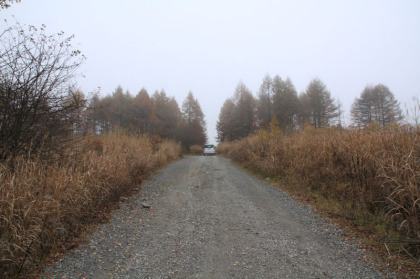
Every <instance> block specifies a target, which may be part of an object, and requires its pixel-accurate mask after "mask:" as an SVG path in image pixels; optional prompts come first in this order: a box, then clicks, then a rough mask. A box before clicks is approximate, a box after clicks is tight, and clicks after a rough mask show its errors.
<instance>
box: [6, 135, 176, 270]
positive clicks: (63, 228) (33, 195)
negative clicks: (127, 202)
mask: <svg viewBox="0 0 420 279" xmlns="http://www.w3.org/2000/svg"><path fill="white" fill-rule="evenodd" d="M181 155H182V154H181V147H180V145H179V144H177V143H174V142H170V141H159V142H155V141H150V140H149V139H148V138H147V137H129V136H127V135H124V134H117V133H115V134H112V135H110V136H101V137H93V136H91V137H86V138H85V139H84V140H83V141H81V142H80V143H79V145H78V146H77V147H75V148H74V149H73V150H71V151H69V154H68V156H67V157H66V159H63V160H60V161H58V162H55V163H45V162H42V161H40V160H37V159H32V160H26V159H22V158H15V159H14V160H13V161H9V162H7V163H6V162H5V163H2V164H0V213H1V215H0V216H1V218H0V275H1V276H0V277H2V278H11V277H28V276H29V274H31V273H32V272H37V271H38V270H39V265H40V264H41V262H42V261H43V259H44V258H45V257H46V256H48V255H49V254H51V253H52V252H54V251H57V250H58V249H60V247H63V246H66V245H67V246H68V245H69V243H72V240H73V239H74V238H75V237H77V236H80V234H81V233H82V232H83V230H85V229H86V227H87V226H89V225H90V224H92V223H95V222H98V221H100V220H101V218H103V216H105V215H104V214H103V212H105V211H106V210H107V209H109V208H110V207H111V205H112V204H115V203H116V202H118V201H119V199H120V197H121V196H124V195H128V194H129V193H131V192H132V191H133V188H138V187H140V184H141V181H142V179H144V178H145V177H146V176H148V175H150V174H151V173H152V172H153V171H155V170H156V169H158V168H160V167H162V166H164V165H166V164H168V163H170V162H172V161H174V160H176V159H178V158H180V156H181Z"/></svg>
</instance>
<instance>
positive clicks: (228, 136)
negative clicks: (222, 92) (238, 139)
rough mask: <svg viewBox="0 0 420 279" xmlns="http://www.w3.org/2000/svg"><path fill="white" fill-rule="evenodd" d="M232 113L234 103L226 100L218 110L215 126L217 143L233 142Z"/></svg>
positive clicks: (233, 122) (233, 123)
mask: <svg viewBox="0 0 420 279" xmlns="http://www.w3.org/2000/svg"><path fill="white" fill-rule="evenodd" d="M234 111H235V103H234V102H233V101H232V99H227V100H226V101H225V102H224V104H223V106H222V108H221V109H220V113H219V120H218V121H217V124H216V130H217V141H218V142H223V141H231V140H234V134H233V130H234V125H235V121H234V115H233V114H234Z"/></svg>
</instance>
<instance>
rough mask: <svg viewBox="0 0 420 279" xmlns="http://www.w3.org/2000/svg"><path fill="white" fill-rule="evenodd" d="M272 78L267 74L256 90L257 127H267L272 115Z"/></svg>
mask: <svg viewBox="0 0 420 279" xmlns="http://www.w3.org/2000/svg"><path fill="white" fill-rule="evenodd" d="M271 94H272V79H271V77H270V76H269V75H268V74H267V75H266V76H265V77H264V79H263V82H262V84H261V86H260V89H259V90H258V98H257V108H256V115H257V121H258V127H259V128H263V129H267V128H268V127H269V126H270V122H271V118H272V117H273V115H272V99H271Z"/></svg>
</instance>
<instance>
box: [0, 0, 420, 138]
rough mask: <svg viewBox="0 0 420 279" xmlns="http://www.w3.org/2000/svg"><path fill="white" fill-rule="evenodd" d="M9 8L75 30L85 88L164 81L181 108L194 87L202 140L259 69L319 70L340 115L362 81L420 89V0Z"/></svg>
mask: <svg viewBox="0 0 420 279" xmlns="http://www.w3.org/2000/svg"><path fill="white" fill-rule="evenodd" d="M11 15H14V16H15V17H16V19H17V20H18V21H19V22H21V23H22V24H28V25H29V24H31V25H35V26H40V25H41V24H45V25H46V26H47V33H55V32H59V31H64V32H65V33H66V34H68V35H71V34H74V35H75V36H76V39H75V42H76V43H77V48H79V49H80V50H81V51H82V52H83V53H84V54H85V55H86V57H87V60H86V63H85V64H84V66H83V67H82V69H81V71H82V72H83V74H84V76H85V77H84V78H80V79H79V80H78V84H79V86H80V88H81V90H82V91H84V92H85V93H87V92H91V91H95V90H96V88H97V87H101V95H102V96H106V95H108V94H111V93H112V92H113V91H114V90H115V88H116V87H117V86H118V85H121V86H122V87H123V88H124V90H129V91H130V93H131V94H132V95H136V94H137V93H138V91H139V90H140V89H141V88H142V87H144V88H146V89H147V91H148V92H149V94H150V95H152V94H153V92H154V91H155V90H161V89H164V90H165V91H166V93H167V94H168V95H169V96H174V97H175V98H176V100H177V101H178V104H179V106H180V107H181V106H182V102H183V101H184V99H185V98H186V97H187V94H188V92H189V91H192V92H193V94H194V95H195V97H196V98H197V99H198V101H199V103H200V105H201V108H202V109H203V112H204V114H205V115H206V121H207V130H208V135H209V142H215V139H214V137H215V136H216V129H215V126H216V122H217V120H218V115H219V112H220V108H221V107H222V105H223V103H224V101H225V100H226V99H227V98H229V97H231V96H232V95H233V93H234V90H235V87H236V86H237V85H238V83H239V82H240V81H242V82H243V83H244V84H245V85H246V86H247V87H248V88H249V89H250V90H251V91H252V92H253V93H254V95H256V93H257V91H258V89H259V87H260V85H261V83H262V79H263V78H264V76H265V75H266V74H269V75H271V76H274V75H279V76H280V77H282V78H287V77H290V79H291V80H292V82H293V84H294V85H295V87H296V89H297V91H298V93H300V92H302V91H304V90H305V89H306V87H307V86H308V84H309V82H310V81H311V80H312V79H313V78H319V79H321V80H322V81H323V82H324V83H325V84H326V86H327V88H328V90H329V91H330V92H331V95H332V96H333V97H334V98H335V99H339V100H340V102H341V103H342V104H343V108H344V110H345V113H346V115H349V110H350V106H351V104H352V103H353V101H354V99H355V98H356V97H359V96H360V93H361V92H362V90H363V89H364V87H365V86H366V85H376V84H378V83H383V84H384V85H386V86H388V87H389V88H390V90H391V91H392V92H393V93H394V95H395V96H396V98H397V99H398V100H399V101H400V102H401V107H402V109H404V108H405V106H406V105H408V106H411V105H412V97H415V96H417V97H419V96H420V1H418V0H393V1H390V0H351V1H350V0H348V1H339V0H329V1H327V0H316V1H315V0H306V1H304V0H295V1H280V0H278V1H275V0H258V1H256V0H253V1H250V0H223V1H222V0H211V1H210V0H209V1H200V0H191V1H184V0H177V1H169V0H167V1H163V0H124V1H108V0H89V1H87V0H72V1H57V0H36V1H34V0H32V1H30V0H22V2H21V3H19V4H13V5H12V7H11V8H9V9H7V10H2V11H0V17H1V18H2V19H8V20H9V22H13V21H12V20H11ZM5 26H6V25H5V23H4V22H3V21H2V22H1V23H0V27H1V29H4V28H5ZM346 122H347V123H349V122H350V119H349V116H347V119H346Z"/></svg>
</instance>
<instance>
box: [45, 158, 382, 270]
mask: <svg viewBox="0 0 420 279" xmlns="http://www.w3.org/2000/svg"><path fill="white" fill-rule="evenodd" d="M145 201H146V202H147V203H149V204H150V205H151V209H145V208H143V207H142V203H143V202H145ZM90 239H91V240H90V242H89V243H87V244H85V245H83V246H81V247H79V248H77V249H75V250H74V251H72V252H71V253H69V254H68V255H66V256H65V257H64V258H63V259H62V260H61V261H60V262H59V263H57V264H56V265H55V266H54V267H51V268H48V269H47V271H46V273H47V274H50V275H56V276H58V277H59V278H74V277H75V276H78V277H84V276H88V277H89V278H110V277H112V278H146V277H153V278H180V277H181V278H185V277H193V278H232V277H233V278H247V277H249V278H383V277H386V274H383V273H379V272H377V271H375V268H374V263H372V262H370V263H369V262H366V260H365V255H364V254H363V253H362V251H361V250H359V249H358V248H357V243H356V242H354V243H350V242H345V241H343V240H342V238H341V237H340V231H339V230H338V229H337V228H336V227H335V226H333V225H331V224H328V223H326V222H325V221H323V220H322V218H320V217H319V216H318V215H317V214H315V213H313V211H312V210H311V209H310V208H309V207H308V206H306V205H300V204H298V203H297V202H296V201H295V200H293V199H292V198H290V197H289V196H288V195H287V194H286V193H284V192H283V191H281V190H280V189H276V188H274V187H272V186H270V185H268V184H266V183H264V182H262V181H260V180H258V179H256V178H254V177H252V176H250V175H249V174H247V173H246V172H244V171H242V170H240V169H239V168H237V167H235V166H233V165H232V164H231V163H230V161H229V160H227V159H224V158H221V157H217V156H216V157H187V158H185V159H183V160H181V161H178V162H175V163H173V164H171V165H169V166H167V167H166V168H164V169H163V170H162V171H161V172H160V173H159V174H157V175H155V176H154V177H152V178H151V179H149V180H148V181H146V182H145V184H144V187H143V189H142V190H141V191H140V192H139V193H138V194H137V195H135V196H133V197H131V198H130V199H129V200H128V201H127V202H125V203H123V204H121V208H120V209H119V210H116V211H115V212H114V220H113V221H112V222H110V223H108V224H104V225H103V226H101V227H100V228H99V229H98V230H97V231H96V232H95V233H93V234H92V235H91V237H90ZM388 276H389V275H388Z"/></svg>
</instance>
